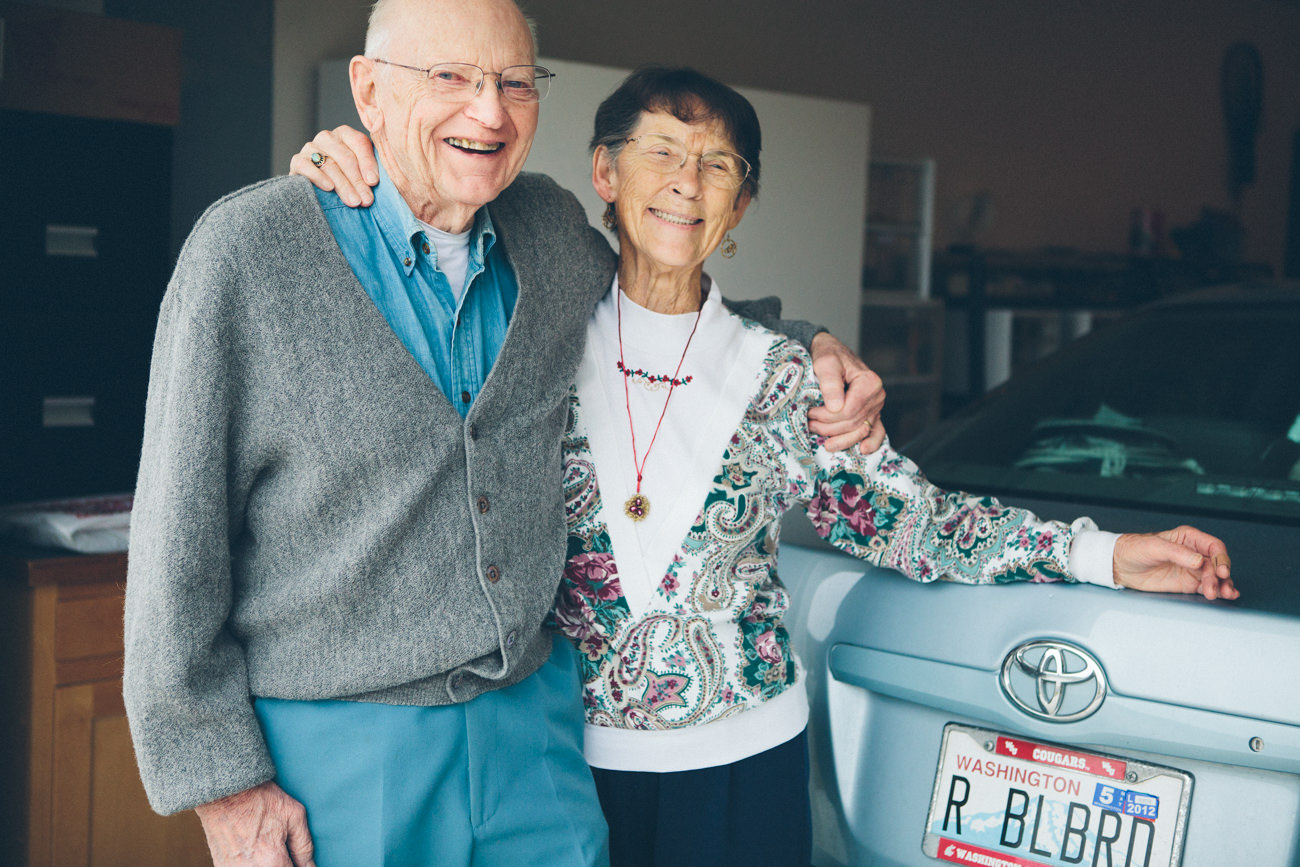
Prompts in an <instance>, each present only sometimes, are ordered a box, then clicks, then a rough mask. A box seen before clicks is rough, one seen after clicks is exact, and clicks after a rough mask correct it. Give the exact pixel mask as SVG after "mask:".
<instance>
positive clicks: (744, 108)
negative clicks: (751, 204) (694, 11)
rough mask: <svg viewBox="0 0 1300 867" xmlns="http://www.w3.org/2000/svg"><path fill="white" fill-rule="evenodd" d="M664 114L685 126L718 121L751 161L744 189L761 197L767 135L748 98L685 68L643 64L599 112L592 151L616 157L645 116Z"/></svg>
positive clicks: (592, 137)
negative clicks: (761, 156)
mask: <svg viewBox="0 0 1300 867" xmlns="http://www.w3.org/2000/svg"><path fill="white" fill-rule="evenodd" d="M656 111H664V112H668V113H670V114H671V115H672V116H673V117H675V118H677V119H678V120H680V121H682V122H683V123H696V122H698V121H707V120H716V121H718V122H719V123H720V124H722V129H723V132H724V133H726V135H727V138H729V139H730V140H731V143H732V147H734V148H735V149H736V153H738V154H740V155H741V156H742V157H744V158H745V159H746V160H748V161H749V167H750V170H749V177H747V178H746V179H745V183H744V185H743V186H742V187H741V189H742V190H744V191H745V192H747V193H749V195H750V196H751V197H753V196H757V195H758V175H759V160H758V154H759V151H760V150H762V147H763V133H762V130H760V129H759V125H758V114H757V112H755V111H754V106H752V105H750V104H749V100H747V99H745V97H743V96H741V95H740V94H739V93H737V92H736V91H735V90H733V89H732V88H730V87H728V86H727V85H725V84H723V83H722V82H720V81H718V80H716V79H713V78H710V77H709V76H707V75H705V74H704V73H702V72H699V71H697V70H694V69H691V68H690V67H687V66H676V67H670V66H658V65H651V66H642V67H639V68H638V69H636V70H635V71H633V72H632V74H631V75H629V76H628V77H627V78H625V79H623V83H622V84H620V85H619V86H618V89H617V90H615V91H614V92H613V93H611V94H610V95H609V96H608V97H606V98H605V101H604V102H602V103H601V104H600V108H598V109H596V123H595V132H594V133H593V134H592V136H591V145H590V147H591V149H592V150H593V151H594V150H595V149H596V148H597V147H599V146H600V145H604V146H605V147H606V148H608V149H609V150H610V151H611V152H612V153H613V154H614V155H616V156H617V155H618V152H619V151H620V150H621V149H622V147H623V145H624V143H625V141H626V139H627V138H628V137H629V136H631V135H632V131H633V130H634V129H635V128H636V125H637V123H638V122H639V121H640V120H641V115H642V114H644V113H647V112H656Z"/></svg>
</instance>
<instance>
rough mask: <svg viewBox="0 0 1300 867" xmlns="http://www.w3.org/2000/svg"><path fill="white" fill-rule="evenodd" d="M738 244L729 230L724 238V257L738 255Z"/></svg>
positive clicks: (728, 257)
mask: <svg viewBox="0 0 1300 867" xmlns="http://www.w3.org/2000/svg"><path fill="white" fill-rule="evenodd" d="M736 246H737V245H736V240H735V239H734V238H732V237H731V233H730V232H728V233H727V237H725V238H723V239H722V256H723V258H725V259H730V258H731V257H732V256H734V255H736Z"/></svg>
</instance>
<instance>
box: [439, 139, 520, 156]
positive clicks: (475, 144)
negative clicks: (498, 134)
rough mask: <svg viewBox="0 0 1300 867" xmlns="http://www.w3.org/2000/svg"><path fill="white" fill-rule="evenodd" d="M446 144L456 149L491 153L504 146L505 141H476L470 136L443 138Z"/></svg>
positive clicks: (473, 152)
mask: <svg viewBox="0 0 1300 867" xmlns="http://www.w3.org/2000/svg"><path fill="white" fill-rule="evenodd" d="M443 141H445V142H446V143H447V144H449V145H451V146H452V147H454V148H455V149H456V150H459V151H465V152H466V153H471V154H491V153H496V152H497V151H499V150H501V148H503V147H505V146H506V145H505V142H499V141H477V140H475V139H472V138H452V137H448V138H445V139H443Z"/></svg>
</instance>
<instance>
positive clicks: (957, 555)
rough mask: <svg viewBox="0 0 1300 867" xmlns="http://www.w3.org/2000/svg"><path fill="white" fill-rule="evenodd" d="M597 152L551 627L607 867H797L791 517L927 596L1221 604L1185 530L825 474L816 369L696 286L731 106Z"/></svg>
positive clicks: (681, 88) (739, 211)
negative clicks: (781, 556) (1184, 597)
mask: <svg viewBox="0 0 1300 867" xmlns="http://www.w3.org/2000/svg"><path fill="white" fill-rule="evenodd" d="M330 145H331V147H332V151H333V152H334V153H337V152H338V144H337V142H336V141H333V140H331V141H330ZM592 147H593V150H594V153H593V158H592V183H593V185H594V186H595V189H596V192H597V193H598V194H599V195H600V197H601V199H603V200H604V201H605V202H607V203H608V209H607V211H606V214H605V217H604V222H605V224H606V226H607V227H608V228H609V229H610V230H611V231H613V232H615V233H616V234H617V236H618V243H619V265H618V273H617V277H616V279H615V281H614V285H613V286H612V287H611V288H610V291H609V293H608V295H607V296H606V297H605V298H604V300H603V301H601V302H600V304H599V305H598V307H597V309H596V311H595V313H594V315H593V316H592V319H591V321H590V324H589V326H588V329H587V347H586V354H585V357H584V359H583V362H582V364H581V367H580V369H579V371H578V375H577V381H576V382H575V383H574V386H573V390H572V395H571V397H570V401H571V408H572V412H571V414H570V419H569V425H568V430H567V433H566V436H565V441H564V473H565V485H566V491H567V517H568V524H569V549H568V564H567V567H566V569H565V572H564V576H563V579H562V580H561V582H560V590H559V594H558V596H557V601H556V605H555V610H554V614H553V621H554V624H555V626H556V628H557V629H559V630H560V631H561V632H563V633H564V634H565V635H567V636H569V638H570V639H571V640H572V642H573V644H574V646H575V647H576V648H577V652H578V654H579V657H580V661H581V665H582V670H583V679H584V685H583V689H584V698H585V705H586V710H587V727H586V739H585V752H586V756H587V759H588V761H589V763H590V765H591V767H592V769H593V773H594V775H595V778H596V783H597V788H598V790H599V792H600V798H601V803H602V806H603V808H604V810H605V813H606V818H607V819H608V821H609V825H610V837H611V854H612V859H613V863H615V864H662V865H684V864H700V865H716V864H724V863H745V864H782V865H785V864H805V863H807V862H808V860H809V857H810V851H811V830H810V828H811V822H810V811H809V802H808V785H807V783H808V757H807V745H806V739H805V726H806V722H807V717H808V708H807V702H806V698H805V694H804V689H803V684H802V682H801V674H800V667H799V663H798V660H797V657H796V656H795V653H794V651H793V650H792V648H791V647H790V641H789V637H788V635H787V633H786V630H785V628H784V627H783V626H782V615H783V614H784V613H785V611H786V609H787V607H788V604H789V600H788V598H787V594H786V591H785V588H784V587H783V586H782V585H781V582H780V581H779V580H778V579H777V575H776V565H777V556H776V555H777V531H778V528H779V525H780V520H781V516H782V515H783V514H784V513H785V511H786V510H787V509H790V508H791V507H793V506H795V505H802V506H804V507H805V508H806V510H807V512H808V515H809V517H810V518H811V519H812V521H813V524H814V526H815V527H816V529H817V532H818V533H819V534H820V535H822V536H823V537H825V538H827V539H829V540H830V541H831V542H832V543H833V544H835V545H837V546H838V547H840V548H842V549H843V550H845V551H848V552H850V553H852V554H855V555H857V556H859V557H861V558H863V559H864V560H868V561H870V562H872V563H877V564H882V565H885V566H890V567H893V568H896V569H898V570H900V571H902V572H903V573H905V574H907V575H908V576H910V577H912V578H914V579H916V580H918V581H934V580H936V579H943V580H951V581H961V582H967V583H980V584H992V583H1005V582H1010V581H1089V582H1093V583H1097V584H1102V585H1105V586H1110V587H1115V586H1128V587H1135V588H1140V589H1145V590H1164V591H1177V592H1195V591H1197V590H1198V589H1199V590H1200V591H1201V592H1202V593H1204V594H1205V595H1206V596H1209V597H1211V598H1213V597H1216V596H1222V597H1225V598H1235V597H1236V595H1237V591H1236V590H1235V588H1234V587H1233V585H1232V579H1231V578H1230V576H1229V569H1228V564H1227V556H1226V550H1225V548H1224V546H1223V544H1222V543H1221V542H1220V541H1219V540H1217V539H1214V538H1213V537H1210V536H1207V535H1205V534H1203V533H1200V532H1199V531H1196V530H1194V529H1192V528H1186V527H1184V528H1179V529H1177V530H1172V531H1168V532H1166V533H1162V534H1159V535H1155V536H1136V535H1125V536H1115V535H1113V534H1109V533H1103V532H1101V531H1099V530H1098V529H1097V528H1096V525H1095V524H1093V523H1092V522H1091V521H1090V520H1088V519H1087V518H1080V519H1079V520H1077V521H1075V522H1074V523H1073V524H1070V525H1066V524H1061V523H1056V522H1045V521H1041V520H1039V519H1038V518H1037V517H1035V516H1034V515H1033V514H1030V513H1029V512H1026V511H1024V510H1021V509H1014V508H1010V507H1007V506H1003V505H1001V504H999V503H998V502H996V501H994V500H991V499H988V498H982V499H980V498H974V497H970V496H968V495H966V494H962V493H946V492H943V491H940V490H937V489H936V488H935V487H934V486H932V485H931V484H930V483H928V482H927V481H926V480H925V478H924V477H923V476H922V475H921V473H920V471H919V470H918V469H917V467H916V466H915V465H914V464H912V463H911V462H910V461H909V460H908V459H907V458H905V457H903V456H902V455H900V454H898V453H897V452H896V451H894V450H893V449H892V448H891V447H890V446H889V445H888V444H886V445H885V446H884V447H882V448H881V449H880V450H879V451H877V452H875V453H874V454H870V455H863V454H861V453H860V452H858V451H856V450H849V451H845V452H831V451H828V450H827V449H826V448H825V444H824V443H823V442H821V441H820V440H819V439H818V438H817V437H814V436H812V435H810V434H809V433H808V429H807V417H808V412H809V410H810V409H811V408H813V407H814V406H816V405H817V403H818V402H819V395H818V391H817V387H816V383H815V381H814V379H813V376H812V368H811V361H810V359H809V356H808V354H807V352H806V351H805V350H804V349H803V347H801V346H800V345H798V344H796V343H794V342H793V341H791V340H789V339H787V338H786V337H785V336H783V335H781V334H776V333H773V332H771V331H768V330H766V329H764V328H762V327H760V326H758V325H756V324H755V323H753V322H751V321H748V320H745V319H743V318H741V317H740V316H738V315H737V314H735V313H733V312H731V311H729V310H728V309H727V308H726V307H724V306H723V304H722V298H721V289H720V287H719V286H718V285H717V283H715V282H714V281H712V280H711V279H710V278H709V277H708V275H706V274H705V273H704V272H703V265H704V261H705V259H706V258H707V257H708V256H709V254H710V253H712V252H713V251H714V250H715V249H717V248H718V247H719V245H726V244H728V243H731V242H730V241H729V233H730V232H731V231H732V230H734V229H735V228H736V227H737V226H738V225H739V224H740V223H741V220H742V219H743V217H744V215H745V210H746V208H747V207H748V206H749V205H750V203H751V202H752V201H753V200H754V198H755V197H756V196H757V195H758V188H759V149H760V131H759V124H758V118H757V117H756V115H755V113H754V110H753V108H752V106H750V104H749V102H748V101H747V100H746V99H745V98H744V97H743V96H741V95H740V94H739V93H737V92H736V91H734V90H732V89H731V88H729V87H727V86H725V85H723V84H720V83H719V82H717V81H714V80H713V79H711V78H708V77H707V76H704V75H702V74H700V73H698V72H696V71H694V70H691V69H667V68H662V67H647V68H643V69H640V70H637V71H636V72H634V73H633V74H632V75H631V76H629V77H628V78H627V79H626V80H625V81H624V82H623V83H622V85H620V86H619V88H618V89H617V90H616V91H615V92H614V93H613V94H612V95H611V96H610V97H609V98H608V99H606V100H605V101H604V102H603V103H602V104H601V106H600V108H599V109H598V110H597V112H596V122H595V134H594V136H593V138H592ZM308 174H310V173H308Z"/></svg>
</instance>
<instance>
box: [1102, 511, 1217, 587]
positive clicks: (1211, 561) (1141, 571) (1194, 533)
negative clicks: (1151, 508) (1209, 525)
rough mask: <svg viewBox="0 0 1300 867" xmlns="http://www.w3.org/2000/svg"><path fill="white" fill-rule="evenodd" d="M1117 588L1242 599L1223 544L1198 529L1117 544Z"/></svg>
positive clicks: (1131, 536) (1129, 536) (1134, 536)
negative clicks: (1233, 581)
mask: <svg viewBox="0 0 1300 867" xmlns="http://www.w3.org/2000/svg"><path fill="white" fill-rule="evenodd" d="M1113 566H1114V572H1115V583H1116V584H1118V585H1120V586H1121V587H1131V588H1133V589H1134V590H1149V591H1153V592H1161V593H1200V594H1201V595H1202V596H1204V597H1205V598H1206V599H1236V598H1237V597H1238V596H1240V595H1241V593H1240V592H1239V591H1238V590H1237V588H1236V587H1235V586H1234V585H1233V583H1232V561H1231V560H1230V559H1229V558H1228V548H1227V546H1226V545H1224V544H1223V542H1222V541H1220V540H1219V539H1217V538H1215V537H1214V536H1211V535H1210V534H1209V533H1203V532H1201V531H1200V530H1198V529H1196V528H1195V527H1185V526H1184V527H1176V528H1174V529H1172V530H1165V531H1163V532H1160V533H1125V534H1124V535H1122V536H1120V537H1119V539H1118V541H1116V543H1115V555H1114V562H1113Z"/></svg>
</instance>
